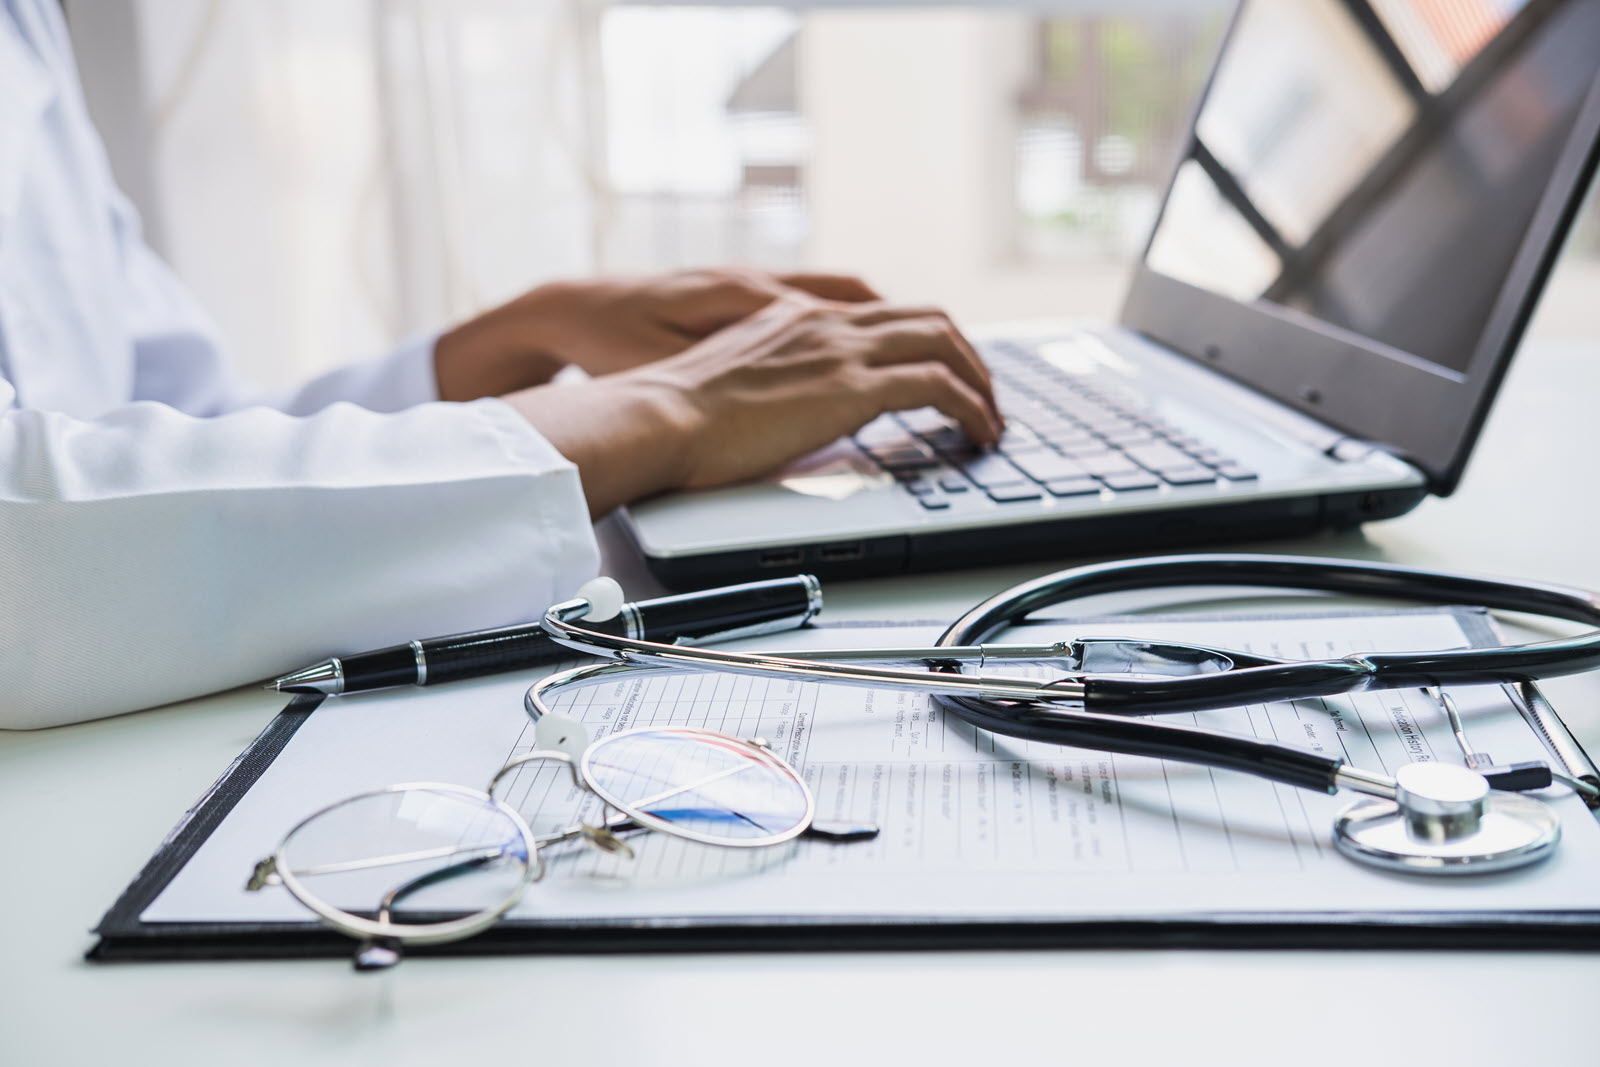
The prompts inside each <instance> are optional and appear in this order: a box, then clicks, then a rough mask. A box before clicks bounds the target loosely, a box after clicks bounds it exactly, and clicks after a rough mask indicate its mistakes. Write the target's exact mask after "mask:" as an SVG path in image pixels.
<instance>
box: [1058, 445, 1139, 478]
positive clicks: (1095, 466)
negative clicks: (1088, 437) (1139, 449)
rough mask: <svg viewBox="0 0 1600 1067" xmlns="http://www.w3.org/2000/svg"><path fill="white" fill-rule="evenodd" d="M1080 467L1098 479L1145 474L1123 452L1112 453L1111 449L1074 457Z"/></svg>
mask: <svg viewBox="0 0 1600 1067" xmlns="http://www.w3.org/2000/svg"><path fill="white" fill-rule="evenodd" d="M1072 458H1073V460H1074V461H1076V462H1077V464H1078V466H1080V467H1082V468H1083V469H1084V470H1085V471H1086V472H1088V473H1089V474H1092V475H1094V476H1095V477H1096V478H1106V477H1108V476H1110V475H1113V474H1143V473H1144V471H1142V470H1140V469H1139V465H1138V464H1137V463H1135V462H1134V461H1133V460H1131V459H1129V458H1128V457H1127V456H1125V455H1123V454H1122V453H1121V452H1112V451H1110V450H1109V449H1107V450H1106V451H1103V452H1095V453H1091V454H1089V455H1083V456H1073V457H1072Z"/></svg>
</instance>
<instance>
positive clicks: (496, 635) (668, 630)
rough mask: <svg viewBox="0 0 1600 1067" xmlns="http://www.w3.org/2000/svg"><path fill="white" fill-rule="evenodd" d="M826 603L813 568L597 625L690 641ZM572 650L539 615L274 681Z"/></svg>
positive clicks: (799, 622) (509, 661)
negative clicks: (552, 633) (546, 628)
mask: <svg viewBox="0 0 1600 1067" xmlns="http://www.w3.org/2000/svg"><path fill="white" fill-rule="evenodd" d="M821 610H822V586H821V583H819V582H818V581H817V579H816V578H814V577H813V576H811V575H809V574H801V575H796V576H795V577H793V578H778V579H774V580H771V581H765V582H750V583H747V584H745V585H735V586H727V587H725V588H721V589H716V590H713V591H710V592H703V593H684V594H681V595H678V596H665V597H659V598H657V599H654V600H640V601H637V602H634V603H627V604H624V605H622V609H621V610H620V611H619V612H618V613H617V615H616V617H615V618H612V619H610V620H608V621H606V622H603V623H595V624H593V626H594V628H595V629H597V630H602V631H604V632H606V633H609V634H612V635H615V636H626V637H631V638H636V639H643V640H647V641H669V642H679V643H690V642H698V641H715V640H724V639H729V638H734V637H746V636H753V635H757V634H764V633H775V632H777V631H779V630H790V629H796V628H798V627H800V626H804V625H805V624H806V623H807V622H809V621H810V620H811V618H812V617H813V616H815V615H816V614H817V612H819V611H821ZM566 655H570V653H569V652H568V650H567V649H565V648H563V647H562V646H560V645H558V644H556V643H555V642H554V641H552V640H550V637H549V635H547V634H546V633H545V632H544V630H543V629H542V628H541V627H540V625H539V624H538V623H528V624H526V625H521V626H502V627H499V628H497V629H493V630H476V631H473V632H471V633H460V634H451V635H449V636H447V637H430V638H426V639H423V640H417V641H411V642H408V643H406V644H403V645H391V646H390V647H388V648H380V649H377V650H375V651H372V652H359V653H356V654H355V655H351V656H330V657H329V658H328V659H326V660H323V661H322V662H321V663H317V664H313V665H312V666H310V667H305V668H302V669H301V670H298V671H294V672H292V673H290V674H285V675H284V676H282V677H281V678H276V679H274V680H272V681H270V682H268V683H267V684H266V686H265V688H267V689H276V690H279V691H281V692H286V693H326V694H328V695H330V696H335V695H338V694H341V693H357V692H362V691H364V690H368V689H382V688H385V687H387V686H395V685H433V684H435V683H438V682H453V681H457V680H458V679H462V678H477V677H480V676H482V675H485V674H494V673H497V672H499V671H513V670H519V669H521V668H523V667H532V666H536V665H538V664H540V663H548V662H550V661H552V660H555V659H559V658H561V657H562V656H566Z"/></svg>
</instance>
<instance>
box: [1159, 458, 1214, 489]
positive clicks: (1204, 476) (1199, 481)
mask: <svg viewBox="0 0 1600 1067" xmlns="http://www.w3.org/2000/svg"><path fill="white" fill-rule="evenodd" d="M1160 474H1161V478H1162V480H1163V481H1165V482H1166V483H1167V484H1168V485H1210V484H1211V483H1212V482H1214V481H1216V480H1217V475H1216V472H1215V471H1213V470H1212V469H1211V468H1210V467H1202V466H1200V465H1199V464H1198V463H1197V464H1195V465H1194V466H1191V467H1174V468H1169V469H1167V470H1164V471H1161V472H1160Z"/></svg>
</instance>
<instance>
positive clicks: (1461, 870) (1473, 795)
mask: <svg viewBox="0 0 1600 1067" xmlns="http://www.w3.org/2000/svg"><path fill="white" fill-rule="evenodd" d="M1395 781H1396V782H1397V783H1398V788H1397V789H1396V794H1395V799H1394V800H1366V801H1362V802H1361V803H1358V804H1353V805H1351V806H1350V807H1348V808H1346V809H1345V810H1344V811H1343V812H1341V813H1340V814H1339V817H1338V818H1337V819H1336V820H1335V821H1334V824H1333V841H1334V845H1335V846H1336V847H1337V848H1338V849H1339V851H1340V852H1342V853H1344V854H1345V855H1346V856H1348V857H1350V858H1351V859H1353V860H1356V861H1358V862H1360V863H1367V864H1371V865H1372V866H1374V867H1383V868H1386V869H1388V870H1395V871H1406V872H1411V873H1424V872H1425V873H1429V874H1486V873H1489V872H1491V871H1505V870H1510V869H1512V868H1513V867H1522V866H1525V865H1527V864H1530V863H1537V862H1538V861H1539V860H1542V859H1544V858H1545V857H1547V856H1549V855H1550V853H1551V852H1552V851H1553V850H1554V849H1555V846H1556V842H1557V841H1559V840H1560V839H1561V823H1560V821H1559V820H1557V818H1556V816H1555V815H1554V814H1553V813H1552V812H1551V810H1550V808H1549V806H1548V805H1546V804H1543V803H1541V802H1540V801H1537V800H1535V799H1533V798H1532V797H1525V796H1521V795H1519V794H1516V793H1499V792H1495V791H1493V790H1491V789H1490V788H1489V783H1488V782H1486V781H1484V779H1483V776H1482V775H1480V774H1477V773H1476V772H1474V771H1470V770H1467V769H1466V768H1465V767H1457V766H1453V765H1450V764H1443V763H1412V764H1408V765H1407V766H1404V767H1401V768H1400V769H1399V770H1398V771H1396V773H1395Z"/></svg>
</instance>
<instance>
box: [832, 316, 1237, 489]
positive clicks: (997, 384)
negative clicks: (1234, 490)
mask: <svg viewBox="0 0 1600 1067" xmlns="http://www.w3.org/2000/svg"><path fill="white" fill-rule="evenodd" d="M990 368H991V371H992V373H993V381H994V389H995V395H996V397H997V399H998V401H999V404H1000V407H1001V410H1002V411H1003V412H1004V414H1005V418H1006V427H1005V431H1004V432H1003V434H1001V436H1000V437H999V438H998V439H997V440H996V441H995V442H994V444H993V445H992V447H984V446H983V445H980V444H977V443H975V442H973V441H972V440H971V438H970V437H968V436H967V435H966V434H965V433H963V432H962V430H961V428H960V427H959V426H957V425H956V424H955V423H954V422H952V421H951V420H950V419H949V418H948V417H946V416H945V415H944V414H942V413H941V412H938V411H935V410H932V409H923V410H919V411H911V412H904V413H901V414H897V415H884V416H882V417H880V418H878V419H876V420H874V421H873V422H872V423H869V424H868V425H867V426H865V427H863V428H862V429H861V430H860V431H859V432H858V433H857V434H856V435H855V441H856V443H857V444H858V445H859V446H860V447H861V448H862V449H863V450H864V451H865V452H866V453H867V454H868V455H870V456H872V458H873V459H874V460H876V461H877V462H878V464H879V465H881V466H882V467H883V468H884V469H885V470H887V471H889V472H890V473H891V474H893V475H894V477H895V478H896V479H897V480H898V481H899V482H900V484H901V486H902V487H904V489H905V490H906V491H907V492H908V493H910V494H911V495H912V496H913V497H915V498H916V500H917V502H918V503H919V504H921V505H922V506H923V507H924V508H925V509H927V510H929V511H942V510H945V509H947V508H949V507H951V506H952V504H953V503H955V502H957V501H964V500H969V499H972V497H974V496H977V495H980V494H981V495H982V496H986V497H987V498H988V499H989V500H992V501H994V502H995V503H997V504H1017V503H1022V502H1025V501H1038V500H1043V499H1046V498H1073V497H1090V496H1108V497H1109V496H1115V495H1116V494H1119V493H1143V492H1152V491H1162V490H1163V489H1167V490H1178V489H1191V488H1194V487H1209V488H1211V489H1213V490H1217V489H1221V488H1223V487H1226V486H1228V485H1231V484H1234V483H1239V482H1249V481H1253V480H1255V479H1256V477H1257V475H1256V472H1255V471H1252V470H1249V469H1248V468H1246V467H1244V466H1242V465H1241V464H1239V463H1236V462H1234V461H1233V460H1231V459H1229V458H1228V457H1227V456H1225V455H1224V454H1223V453H1221V452H1220V451H1218V450H1217V449H1215V448H1211V447H1209V446H1207V445H1206V444H1205V443H1204V442H1203V441H1201V440H1199V439H1198V438H1196V437H1194V436H1192V435H1190V434H1188V433H1187V432H1185V431H1184V430H1183V429H1182V428H1181V427H1178V426H1175V425H1172V424H1171V423H1169V422H1167V421H1166V420H1164V419H1162V418H1159V417H1157V416H1155V415H1154V414H1152V413H1151V412H1149V411H1148V410H1146V405H1144V404H1143V403H1142V401H1141V399H1140V398H1138V397H1131V396H1118V397H1112V396H1109V395H1105V394H1103V393H1101V392H1099V391H1097V390H1095V389H1094V388H1092V387H1090V386H1089V385H1087V384H1086V383H1085V382H1083V381H1080V380H1078V379H1077V378H1076V377H1075V376H1073V375H1069V374H1067V373H1065V372H1063V371H1060V370H1058V369H1056V368H1054V367H1051V366H1049V365H1047V364H1045V363H1043V362H1041V361H1039V360H1038V359H1036V358H1034V357H1033V356H1032V355H1031V354H1030V353H1028V352H1026V351H1025V350H1021V349H1014V348H1009V347H1006V348H999V349H997V350H996V351H991V352H990Z"/></svg>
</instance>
